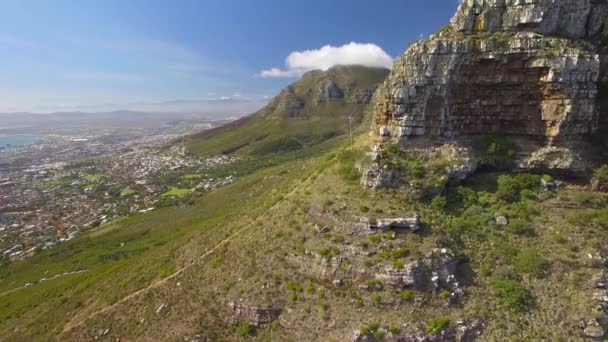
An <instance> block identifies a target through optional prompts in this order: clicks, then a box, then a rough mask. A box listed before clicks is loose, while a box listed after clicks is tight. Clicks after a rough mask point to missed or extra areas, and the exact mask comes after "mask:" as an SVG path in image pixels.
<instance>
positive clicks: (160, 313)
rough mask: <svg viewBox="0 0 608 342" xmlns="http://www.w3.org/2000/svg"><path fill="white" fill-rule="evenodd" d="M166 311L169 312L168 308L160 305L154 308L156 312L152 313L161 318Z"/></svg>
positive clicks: (165, 305)
mask: <svg viewBox="0 0 608 342" xmlns="http://www.w3.org/2000/svg"><path fill="white" fill-rule="evenodd" d="M167 310H169V306H168V305H167V304H165V303H161V304H160V305H159V306H157V307H156V310H155V311H154V312H155V313H156V316H158V317H161V316H164V315H165V313H166V312H167Z"/></svg>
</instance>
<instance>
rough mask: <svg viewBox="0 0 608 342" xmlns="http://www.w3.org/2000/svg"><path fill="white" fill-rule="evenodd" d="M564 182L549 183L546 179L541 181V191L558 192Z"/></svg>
mask: <svg viewBox="0 0 608 342" xmlns="http://www.w3.org/2000/svg"><path fill="white" fill-rule="evenodd" d="M561 185H562V182H560V181H558V180H554V181H547V180H545V179H544V178H543V179H541V180H540V191H541V192H548V191H550V192H558V191H559V188H560V186H561Z"/></svg>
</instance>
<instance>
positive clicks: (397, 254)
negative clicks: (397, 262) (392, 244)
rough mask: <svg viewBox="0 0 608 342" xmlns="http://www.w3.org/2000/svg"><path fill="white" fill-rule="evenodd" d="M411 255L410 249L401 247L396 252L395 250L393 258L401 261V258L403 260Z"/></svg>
mask: <svg viewBox="0 0 608 342" xmlns="http://www.w3.org/2000/svg"><path fill="white" fill-rule="evenodd" d="M409 253H410V250H409V249H407V248H405V247H400V248H397V249H396V250H394V251H393V252H392V253H391V256H392V257H393V258H394V259H399V258H403V257H405V256H406V255H408V254H409Z"/></svg>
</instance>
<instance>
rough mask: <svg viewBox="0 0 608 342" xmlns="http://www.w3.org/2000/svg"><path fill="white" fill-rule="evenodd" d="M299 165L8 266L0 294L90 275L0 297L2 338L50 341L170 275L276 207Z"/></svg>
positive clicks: (261, 173) (106, 228)
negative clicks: (71, 323)
mask: <svg viewBox="0 0 608 342" xmlns="http://www.w3.org/2000/svg"><path fill="white" fill-rule="evenodd" d="M297 167H298V163H292V164H286V165H281V166H279V167H276V168H271V169H268V170H261V171H259V172H257V173H255V174H253V175H251V176H248V177H244V178H243V179H241V180H239V181H238V182H237V183H235V184H233V185H231V186H228V187H226V188H222V189H219V190H217V191H214V192H211V193H209V194H207V195H205V196H204V197H203V198H201V199H200V200H198V201H197V203H196V204H195V205H194V206H191V207H182V208H164V209H160V210H157V211H154V212H152V213H149V214H146V215H136V216H133V217H129V218H127V219H123V220H121V221H117V222H115V223H113V224H110V225H107V226H103V227H102V228H100V230H98V231H95V232H93V233H91V234H86V235H84V236H83V237H81V238H78V239H75V240H72V241H70V242H68V243H65V244H63V245H61V246H59V247H57V248H54V249H52V250H49V251H46V252H43V253H40V254H38V255H36V256H35V257H34V258H32V259H30V260H27V261H25V262H22V263H18V264H13V265H9V266H5V267H3V268H2V270H1V271H0V292H5V291H8V290H11V289H14V288H15V287H18V286H21V285H23V284H25V283H28V282H33V281H36V280H38V279H40V278H43V277H46V278H50V277H51V276H53V275H55V274H60V273H63V272H69V271H75V270H81V269H87V270H89V271H88V272H86V273H81V274H77V275H71V276H66V277H63V278H59V279H54V280H49V281H47V282H44V283H39V284H36V285H33V286H31V287H29V288H24V289H21V290H18V291H16V292H13V293H9V294H4V295H0V307H2V308H3V309H2V311H1V313H0V322H1V323H0V326H1V327H2V328H0V331H1V333H0V340H31V339H32V338H34V337H36V338H37V339H47V340H48V339H50V337H52V336H54V335H56V334H58V333H59V332H60V331H61V329H62V327H63V324H64V323H65V322H66V320H67V319H69V318H70V317H71V316H73V315H75V314H78V315H85V314H86V313H87V312H90V311H93V310H94V309H95V308H98V307H101V306H104V305H106V304H108V303H113V302H115V301H117V300H118V299H119V298H122V297H123V296H125V295H127V294H129V293H131V292H134V291H135V290H137V289H139V288H142V287H144V286H146V285H147V284H149V283H150V282H151V281H153V280H154V279H159V278H162V277H165V276H167V275H169V274H171V273H172V272H173V271H174V270H175V269H176V268H179V267H182V266H184V265H186V264H187V263H189V262H191V260H194V259H195V258H196V256H197V255H198V254H200V253H202V251H204V250H205V249H207V248H210V246H213V245H215V244H216V243H217V242H218V241H220V240H222V239H223V238H225V237H226V236H228V235H230V234H231V233H232V232H233V231H234V230H236V229H238V228H239V227H241V226H243V225H246V224H247V223H249V222H251V220H253V219H254V218H255V217H256V216H257V215H259V214H260V213H261V212H263V211H264V210H265V209H267V208H268V207H269V206H270V205H272V204H273V203H274V201H276V197H277V196H275V193H274V192H272V191H271V189H272V190H273V191H277V190H278V189H281V187H282V184H283V183H284V182H286V181H287V180H288V179H290V176H291V173H290V171H291V170H293V168H297ZM193 241H196V243H193ZM123 244H124V245H123Z"/></svg>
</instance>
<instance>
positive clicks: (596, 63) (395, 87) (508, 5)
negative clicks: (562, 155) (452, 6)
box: [374, 0, 608, 143]
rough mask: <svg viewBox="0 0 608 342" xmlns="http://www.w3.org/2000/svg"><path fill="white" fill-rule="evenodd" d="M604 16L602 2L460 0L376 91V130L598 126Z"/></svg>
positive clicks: (563, 134) (522, 131) (606, 33)
mask: <svg viewBox="0 0 608 342" xmlns="http://www.w3.org/2000/svg"><path fill="white" fill-rule="evenodd" d="M607 18H608V1H605V0H604V1H592V0H562V1H557V0H546V1H534V2H532V1H516V0H511V1H508V0H486V1H483V0H477V1H474V0H469V1H465V2H463V4H461V5H460V7H459V9H458V12H457V13H456V15H455V16H454V18H453V19H452V21H451V24H450V25H448V26H447V27H446V28H444V29H443V30H442V31H441V32H439V33H437V34H434V35H432V36H431V37H430V38H429V39H427V40H424V41H420V42H417V43H414V44H413V45H412V46H411V47H410V48H409V49H408V51H407V52H406V53H405V54H404V55H403V56H401V57H400V58H399V59H398V60H397V61H396V62H395V65H394V69H393V71H392V73H391V74H390V76H389V77H388V79H387V80H386V81H385V83H384V84H383V86H382V87H381V88H380V89H379V91H378V92H377V94H376V99H375V120H374V124H375V127H374V132H375V135H376V137H378V138H379V140H384V141H386V140H391V141H393V142H400V143H405V142H406V141H407V140H408V138H410V137H419V136H430V137H453V136H458V135H475V134H509V135H521V136H532V137H536V138H542V139H546V140H548V141H549V142H552V141H554V140H560V139H566V140H567V139H571V138H573V137H581V136H585V135H588V134H590V133H592V132H593V131H594V130H595V129H597V127H598V122H599V117H600V110H599V105H598V99H597V97H598V88H599V87H600V86H601V84H600V83H601V82H602V80H603V78H604V77H605V69H606V66H605V65H603V64H602V62H605V60H606V59H605V56H604V55H603V52H602V50H601V47H602V46H603V45H605V44H604V43H603V42H602V40H603V39H606V38H608V24H606V20H607Z"/></svg>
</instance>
